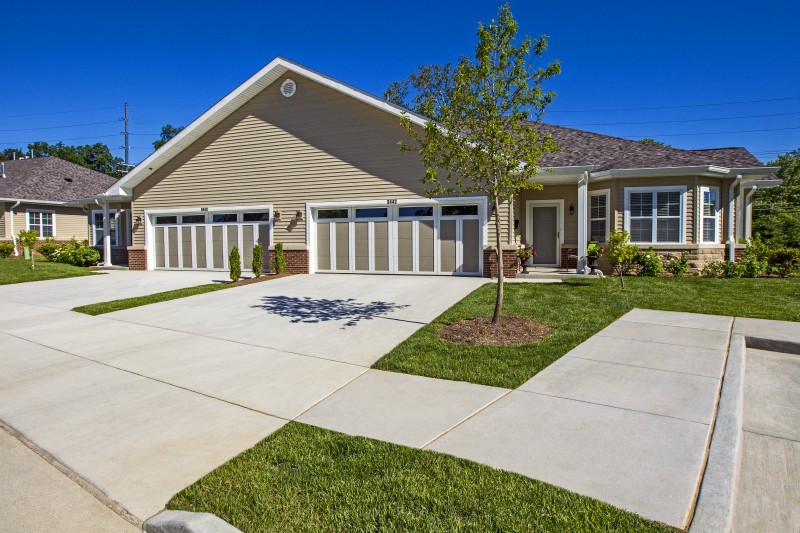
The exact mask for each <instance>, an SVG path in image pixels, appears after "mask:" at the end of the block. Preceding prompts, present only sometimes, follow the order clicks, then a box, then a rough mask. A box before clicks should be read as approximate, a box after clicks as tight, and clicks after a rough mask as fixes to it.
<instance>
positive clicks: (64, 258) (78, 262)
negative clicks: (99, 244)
mask: <svg viewBox="0 0 800 533" xmlns="http://www.w3.org/2000/svg"><path fill="white" fill-rule="evenodd" d="M51 261H56V262H58V263H66V264H68V265H73V266H79V267H88V266H95V265H96V264H97V263H99V262H100V252H99V251H97V250H95V249H94V248H91V247H90V246H89V245H88V243H87V242H86V241H83V242H81V241H78V240H76V239H74V238H73V239H72V240H71V241H69V242H68V243H64V244H61V245H57V246H56V249H55V251H53V253H52V259H51Z"/></svg>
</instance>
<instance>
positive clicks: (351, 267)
mask: <svg viewBox="0 0 800 533" xmlns="http://www.w3.org/2000/svg"><path fill="white" fill-rule="evenodd" d="M312 216H313V217H314V223H315V234H316V235H315V240H316V243H315V245H316V247H315V252H316V254H315V255H316V269H317V271H318V272H354V273H376V274H443V275H453V274H457V275H479V274H480V273H481V267H482V255H483V246H482V242H483V239H482V224H481V221H480V207H479V205H478V204H456V205H447V204H427V205H425V204H420V205H391V206H386V207H383V206H381V207H373V206H352V207H335V208H318V209H313V210H312Z"/></svg>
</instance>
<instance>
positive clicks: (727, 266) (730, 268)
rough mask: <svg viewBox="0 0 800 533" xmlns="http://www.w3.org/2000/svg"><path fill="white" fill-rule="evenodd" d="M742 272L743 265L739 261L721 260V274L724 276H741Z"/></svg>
mask: <svg viewBox="0 0 800 533" xmlns="http://www.w3.org/2000/svg"><path fill="white" fill-rule="evenodd" d="M742 274H744V267H743V266H742V264H741V263H738V262H735V263H731V262H730V261H723V262H722V276H723V277H725V278H741V277H742Z"/></svg>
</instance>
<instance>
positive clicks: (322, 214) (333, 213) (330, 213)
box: [317, 209, 348, 220]
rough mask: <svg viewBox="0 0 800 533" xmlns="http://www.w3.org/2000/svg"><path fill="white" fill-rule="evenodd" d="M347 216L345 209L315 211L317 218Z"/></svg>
mask: <svg viewBox="0 0 800 533" xmlns="http://www.w3.org/2000/svg"><path fill="white" fill-rule="evenodd" d="M347 217H348V213H347V209H320V210H319V211H318V212H317V219H319V220H334V219H337V218H347Z"/></svg>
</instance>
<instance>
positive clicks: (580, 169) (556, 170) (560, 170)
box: [540, 165, 594, 176]
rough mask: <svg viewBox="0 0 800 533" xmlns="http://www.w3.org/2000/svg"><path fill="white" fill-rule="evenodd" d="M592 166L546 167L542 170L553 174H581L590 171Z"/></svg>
mask: <svg viewBox="0 0 800 533" xmlns="http://www.w3.org/2000/svg"><path fill="white" fill-rule="evenodd" d="M593 168H594V165H580V166H572V167H546V168H543V169H542V170H543V171H544V172H546V173H547V174H552V175H555V176H583V173H584V172H591V171H592V169H593ZM540 175H543V174H540Z"/></svg>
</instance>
